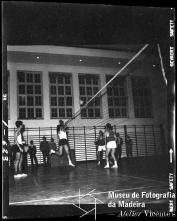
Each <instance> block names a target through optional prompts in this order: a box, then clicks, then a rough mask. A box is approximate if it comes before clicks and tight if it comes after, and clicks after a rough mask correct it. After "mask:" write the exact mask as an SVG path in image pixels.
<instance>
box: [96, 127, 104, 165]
mask: <svg viewBox="0 0 177 221" xmlns="http://www.w3.org/2000/svg"><path fill="white" fill-rule="evenodd" d="M95 144H96V145H97V147H98V150H97V158H98V164H97V165H98V166H100V161H101V152H102V151H106V147H105V137H104V133H103V131H101V130H100V131H99V136H98V138H97V140H96V142H95Z"/></svg>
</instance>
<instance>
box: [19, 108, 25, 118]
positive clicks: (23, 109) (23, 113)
mask: <svg viewBox="0 0 177 221" xmlns="http://www.w3.org/2000/svg"><path fill="white" fill-rule="evenodd" d="M19 118H20V119H25V118H26V108H19Z"/></svg>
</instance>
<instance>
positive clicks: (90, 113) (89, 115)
mask: <svg viewBox="0 0 177 221" xmlns="http://www.w3.org/2000/svg"><path fill="white" fill-rule="evenodd" d="M93 116H94V114H93V109H88V117H91V118H92V117H93Z"/></svg>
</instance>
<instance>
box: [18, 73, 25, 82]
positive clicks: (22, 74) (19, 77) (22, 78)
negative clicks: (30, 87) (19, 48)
mask: <svg viewBox="0 0 177 221" xmlns="http://www.w3.org/2000/svg"><path fill="white" fill-rule="evenodd" d="M18 81H19V82H25V73H24V72H23V71H18Z"/></svg>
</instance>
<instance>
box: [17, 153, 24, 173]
mask: <svg viewBox="0 0 177 221" xmlns="http://www.w3.org/2000/svg"><path fill="white" fill-rule="evenodd" d="M22 162H23V154H22V153H20V160H19V164H18V169H19V172H20V173H21V172H22Z"/></svg>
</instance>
